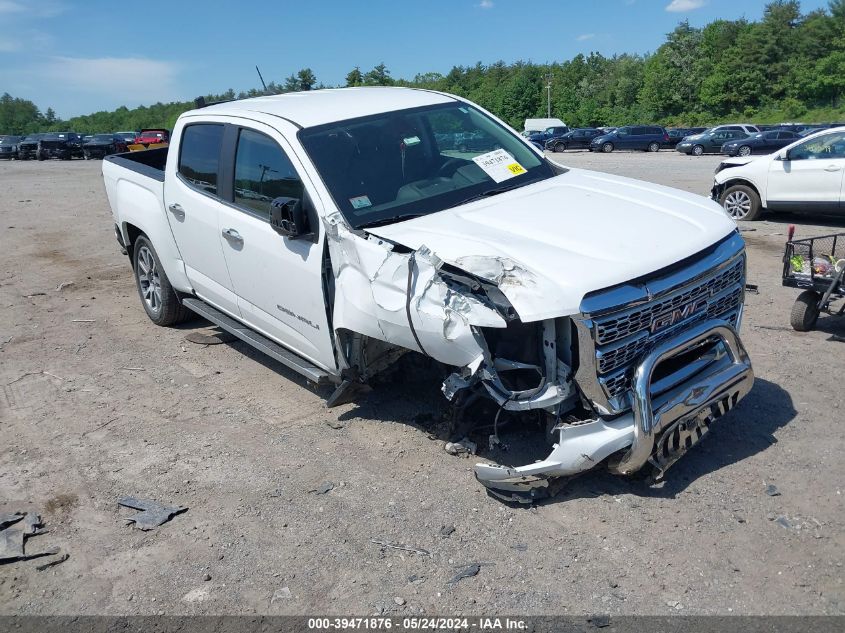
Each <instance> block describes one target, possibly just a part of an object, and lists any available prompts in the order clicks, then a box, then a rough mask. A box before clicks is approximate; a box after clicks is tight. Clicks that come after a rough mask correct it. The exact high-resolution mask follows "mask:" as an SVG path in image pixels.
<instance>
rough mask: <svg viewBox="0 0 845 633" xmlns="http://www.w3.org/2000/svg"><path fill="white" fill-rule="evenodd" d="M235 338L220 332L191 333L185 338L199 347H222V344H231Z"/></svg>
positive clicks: (222, 331) (232, 335)
mask: <svg viewBox="0 0 845 633" xmlns="http://www.w3.org/2000/svg"><path fill="white" fill-rule="evenodd" d="M235 338H236V337H235V335H234V334H229V333H228V332H226V331H224V330H220V331H217V332H191V333H190V334H188V335H187V336H186V337H185V340H186V341H188V342H189V343H196V344H197V345H220V344H221V343H231V342H232V341H234V340H235Z"/></svg>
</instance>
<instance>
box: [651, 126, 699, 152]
mask: <svg viewBox="0 0 845 633" xmlns="http://www.w3.org/2000/svg"><path fill="white" fill-rule="evenodd" d="M706 129H707V128H704V127H674V128H667V130H666V134H668V135H669V140H668V141H666V142H664V143H661V145H660V147H661V148H662V149H675V147H676V146H677V145H678V143H680V142H681V141H682V140H684V139H685V138H686V137H687V136H691V135H693V134H701V133H702V132H704V131H705V130H706Z"/></svg>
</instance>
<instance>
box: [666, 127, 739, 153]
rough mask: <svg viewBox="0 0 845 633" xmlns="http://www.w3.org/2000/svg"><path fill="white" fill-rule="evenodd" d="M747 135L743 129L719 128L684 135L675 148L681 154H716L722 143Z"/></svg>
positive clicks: (720, 149)
mask: <svg viewBox="0 0 845 633" xmlns="http://www.w3.org/2000/svg"><path fill="white" fill-rule="evenodd" d="M747 136H748V135H747V134H746V133H745V132H744V131H743V130H728V129H721V130H716V131H713V132H705V133H703V134H695V135H693V136H688V137H686V138H685V139H684V140H683V141H681V142H680V143H678V145H677V146H676V147H675V150H676V151H678V152H680V153H681V154H692V155H693V156H701V155H702V154H718V153H720V152H721V151H722V145H724V144H725V143H728V142H730V141H735V140H737V139H741V138H746V137H747Z"/></svg>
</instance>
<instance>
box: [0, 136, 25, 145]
mask: <svg viewBox="0 0 845 633" xmlns="http://www.w3.org/2000/svg"><path fill="white" fill-rule="evenodd" d="M19 140H21V137H20V136H7V137H5V138H0V145H3V144H4V143H5V144H6V145H13V144H15V143H17V142H18V141H19Z"/></svg>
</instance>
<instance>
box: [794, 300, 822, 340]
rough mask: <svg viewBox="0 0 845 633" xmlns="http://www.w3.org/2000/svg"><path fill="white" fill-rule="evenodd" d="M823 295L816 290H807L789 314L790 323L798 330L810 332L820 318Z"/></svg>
mask: <svg viewBox="0 0 845 633" xmlns="http://www.w3.org/2000/svg"><path fill="white" fill-rule="evenodd" d="M820 299H821V297H820V296H819V293H818V292H816V291H815V290H805V291H804V292H802V293H801V294H800V295H798V298H797V299H796V300H795V303H794V304H792V312H791V313H790V315H789V324H790V325H791V326H792V329H793V330H795V331H796V332H809V331H810V330H812V329H813V326H815V324H816V321H818V320H819V308H818V305H819V300H820Z"/></svg>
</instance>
